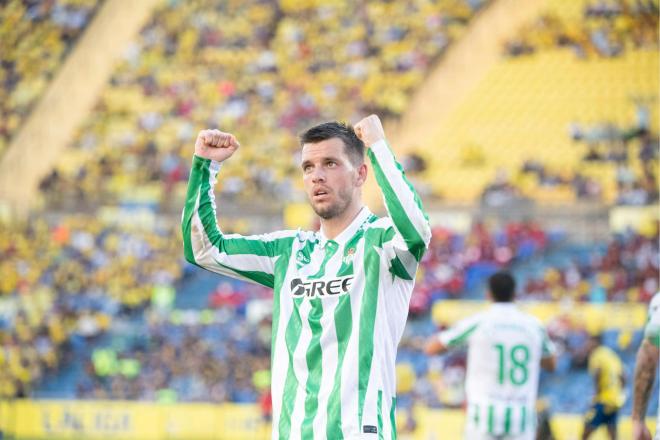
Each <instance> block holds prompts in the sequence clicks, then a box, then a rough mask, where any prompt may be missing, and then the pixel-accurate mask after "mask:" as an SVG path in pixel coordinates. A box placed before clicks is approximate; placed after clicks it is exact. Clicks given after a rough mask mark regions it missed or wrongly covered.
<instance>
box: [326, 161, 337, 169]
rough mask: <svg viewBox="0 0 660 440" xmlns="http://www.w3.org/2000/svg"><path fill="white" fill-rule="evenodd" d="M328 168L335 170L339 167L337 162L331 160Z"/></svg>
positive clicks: (327, 164)
mask: <svg viewBox="0 0 660 440" xmlns="http://www.w3.org/2000/svg"><path fill="white" fill-rule="evenodd" d="M326 166H327V167H329V168H334V167H336V166H337V162H335V161H333V160H329V161H328V162H327V163H326Z"/></svg>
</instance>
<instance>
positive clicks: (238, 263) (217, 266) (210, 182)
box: [181, 130, 295, 287]
mask: <svg viewBox="0 0 660 440" xmlns="http://www.w3.org/2000/svg"><path fill="white" fill-rule="evenodd" d="M239 146H240V144H239V143H238V141H237V140H236V138H235V137H234V136H233V135H231V134H229V133H223V132H221V131H219V130H203V131H201V132H200V133H199V135H198V136H197V140H196V142H195V155H194V157H193V163H192V169H191V171H190V178H189V180H188V191H187V194H186V203H185V207H184V209H183V217H182V221H181V230H182V233H183V245H184V254H185V257H186V260H187V261H188V262H190V263H192V264H195V265H197V266H199V267H203V268H204V269H207V270H210V271H213V272H216V273H220V274H223V275H228V276H231V277H233V278H239V279H243V280H246V281H252V282H255V283H258V284H262V285H264V286H267V287H273V285H274V272H275V261H276V260H277V258H278V256H279V255H280V254H281V253H282V251H283V250H284V249H287V246H289V247H290V244H291V240H293V238H294V237H295V231H286V232H277V233H272V234H264V235H256V236H241V235H237V234H231V235H227V234H224V233H223V232H222V231H221V230H220V228H219V227H218V222H217V218H216V205H215V196H214V193H213V188H214V186H215V183H216V181H217V174H218V171H219V170H220V167H221V164H222V162H223V161H225V160H226V159H228V158H229V157H231V156H232V155H233V154H234V152H236V150H237V149H238V148H239Z"/></svg>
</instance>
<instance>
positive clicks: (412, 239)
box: [368, 149, 426, 261]
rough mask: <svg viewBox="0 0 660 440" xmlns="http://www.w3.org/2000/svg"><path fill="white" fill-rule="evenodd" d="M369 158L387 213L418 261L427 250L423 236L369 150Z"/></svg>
mask: <svg viewBox="0 0 660 440" xmlns="http://www.w3.org/2000/svg"><path fill="white" fill-rule="evenodd" d="M368 155H369V158H370V159H371V164H372V166H373V169H374V175H375V176H376V181H377V182H378V186H380V188H381V190H382V191H383V195H384V196H385V203H386V204H387V211H388V212H389V213H390V214H391V216H392V222H393V223H394V225H395V227H396V229H397V230H398V231H399V233H400V234H401V236H402V237H403V240H404V241H405V242H406V246H407V247H408V250H409V252H410V253H411V254H412V255H413V256H414V257H415V259H416V260H417V261H419V260H420V259H421V258H422V255H423V254H424V251H425V250H426V243H425V242H424V239H423V238H422V236H421V235H419V233H418V232H417V229H415V225H413V224H412V222H411V221H410V218H409V217H408V214H407V213H406V211H405V209H404V207H403V205H401V202H400V201H399V199H398V197H397V193H396V191H395V190H394V188H392V186H391V185H390V183H389V182H388V181H387V177H385V172H384V171H383V169H382V168H381V166H380V164H379V163H378V161H377V160H376V156H375V155H374V153H373V152H372V151H371V149H369V151H368Z"/></svg>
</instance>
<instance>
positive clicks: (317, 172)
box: [312, 167, 325, 183]
mask: <svg viewBox="0 0 660 440" xmlns="http://www.w3.org/2000/svg"><path fill="white" fill-rule="evenodd" d="M321 168H322V167H315V168H314V171H312V182H313V183H319V182H325V172H323V169H321Z"/></svg>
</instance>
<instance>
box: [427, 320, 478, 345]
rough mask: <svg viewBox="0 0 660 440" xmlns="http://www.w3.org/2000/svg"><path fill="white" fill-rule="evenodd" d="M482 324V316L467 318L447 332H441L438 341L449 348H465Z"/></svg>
mask: <svg viewBox="0 0 660 440" xmlns="http://www.w3.org/2000/svg"><path fill="white" fill-rule="evenodd" d="M480 323H481V314H477V315H475V316H470V317H469V318H465V319H463V320H461V321H459V322H457V323H456V324H454V326H452V327H450V328H448V329H447V330H445V331H443V332H440V334H439V335H438V340H439V341H440V342H441V343H442V345H444V346H445V347H447V348H454V347H464V346H466V345H467V343H468V342H469V340H470V336H471V335H472V333H474V331H475V330H476V329H477V328H478V327H479V324H480Z"/></svg>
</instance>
